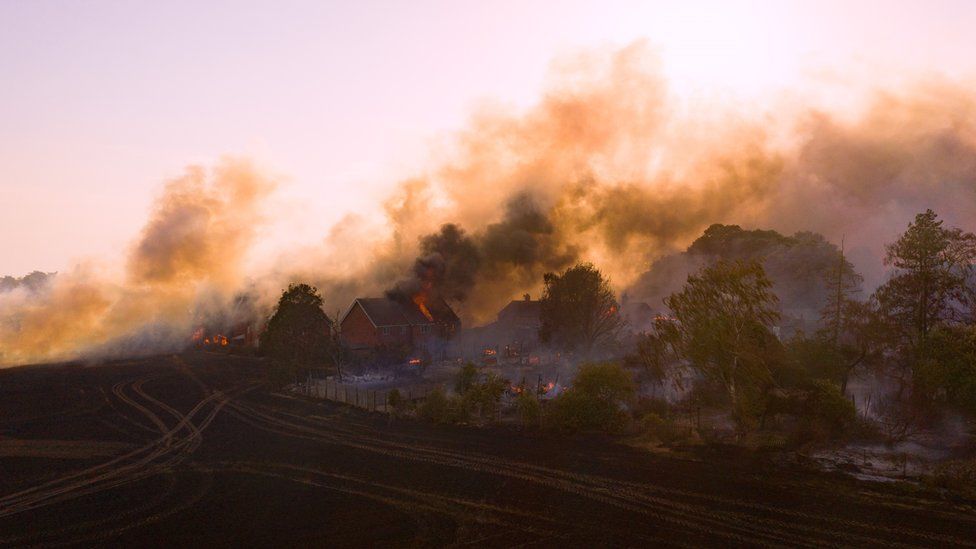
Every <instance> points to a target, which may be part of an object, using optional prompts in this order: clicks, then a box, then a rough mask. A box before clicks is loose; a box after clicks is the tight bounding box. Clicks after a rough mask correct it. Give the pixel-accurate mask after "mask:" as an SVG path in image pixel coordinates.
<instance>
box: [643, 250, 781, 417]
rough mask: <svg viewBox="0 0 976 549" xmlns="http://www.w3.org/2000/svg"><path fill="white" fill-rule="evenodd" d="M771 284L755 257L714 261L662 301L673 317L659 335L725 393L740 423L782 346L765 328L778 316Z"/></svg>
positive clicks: (767, 378) (767, 381) (768, 377)
mask: <svg viewBox="0 0 976 549" xmlns="http://www.w3.org/2000/svg"><path fill="white" fill-rule="evenodd" d="M771 288H772V282H771V281H770V280H769V279H768V278H767V277H766V273H765V272H764V271H763V267H762V264H760V263H759V262H757V261H747V262H743V261H736V262H728V261H719V262H718V263H716V264H714V265H712V266H710V267H705V268H703V269H702V270H701V271H699V272H698V274H696V275H691V276H689V277H688V281H687V283H686V284H685V286H684V288H683V289H682V290H681V291H680V292H677V293H675V294H672V295H671V296H669V297H668V298H666V299H665V304H666V305H667V306H668V308H670V309H671V313H672V315H673V319H672V320H671V321H669V322H666V323H661V324H662V325H661V326H659V331H660V333H661V337H664V338H665V339H667V340H668V341H670V342H671V344H672V347H673V348H674V349H675V350H676V351H677V352H678V355H679V356H680V357H681V358H684V359H685V360H687V361H688V362H689V363H690V365H691V366H692V367H694V368H696V369H697V370H698V371H700V372H701V373H702V374H703V375H704V376H705V377H706V378H708V379H712V380H715V381H718V382H719V383H721V384H722V386H723V387H724V388H725V390H726V391H727V392H728V395H729V398H730V400H731V402H732V407H733V413H734V414H735V415H736V417H737V419H739V420H740V423H741V422H742V421H744V420H746V419H747V418H748V417H749V416H753V415H754V413H753V412H754V411H753V410H750V408H751V407H753V406H755V405H757V402H758V397H759V394H760V393H761V392H762V391H764V390H765V389H766V388H767V387H768V386H769V385H770V384H771V382H772V375H771V370H772V368H773V365H774V364H775V363H776V362H777V361H778V360H780V359H781V357H782V345H781V344H780V343H779V340H778V339H777V338H776V337H775V336H774V335H773V334H772V331H771V328H772V326H773V324H774V323H775V322H776V321H777V320H778V319H779V313H778V312H777V310H776V306H777V303H778V300H777V298H776V296H775V295H774V294H773V293H772V291H771Z"/></svg>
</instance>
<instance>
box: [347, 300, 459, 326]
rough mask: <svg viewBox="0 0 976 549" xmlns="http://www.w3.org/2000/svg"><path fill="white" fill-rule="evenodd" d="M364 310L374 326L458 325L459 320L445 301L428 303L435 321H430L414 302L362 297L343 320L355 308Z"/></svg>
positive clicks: (350, 308)
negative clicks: (440, 323) (357, 306)
mask: <svg viewBox="0 0 976 549" xmlns="http://www.w3.org/2000/svg"><path fill="white" fill-rule="evenodd" d="M357 304H358V305H359V306H360V307H362V308H363V312H364V313H366V317H367V318H369V321H370V322H372V323H373V325H374V326H376V327H380V326H416V325H424V324H434V323H437V322H443V323H449V324H450V323H456V322H459V319H458V317H457V315H456V314H454V311H453V310H452V309H451V307H450V306H449V305H448V304H447V302H445V301H444V300H443V299H433V300H431V302H430V303H427V308H428V310H429V311H430V315H431V316H432V317H433V318H434V320H428V319H427V317H426V316H424V314H423V313H422V312H421V311H420V308H419V307H418V306H417V305H415V304H414V303H413V302H409V301H408V302H401V301H397V300H393V299H390V298H387V297H360V298H356V300H355V301H353V304H352V306H350V307H349V311H346V314H344V315H342V320H345V319H346V316H348V315H349V313H350V312H351V311H352V309H353V308H355V306H356V305H357Z"/></svg>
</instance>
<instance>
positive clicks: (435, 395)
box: [417, 387, 455, 423]
mask: <svg viewBox="0 0 976 549" xmlns="http://www.w3.org/2000/svg"><path fill="white" fill-rule="evenodd" d="M451 408H452V406H451V399H449V398H448V397H447V395H446V394H445V393H444V389H441V388H440V387H436V388H435V389H434V390H432V391H431V392H430V393H428V394H427V398H425V399H424V401H423V402H422V403H421V404H420V406H418V407H417V416H418V417H420V419H424V420H426V421H432V422H434V423H450V422H452V421H453V420H454V415H455V414H454V413H453V410H452V409H451Z"/></svg>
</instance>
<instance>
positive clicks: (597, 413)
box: [549, 362, 636, 431]
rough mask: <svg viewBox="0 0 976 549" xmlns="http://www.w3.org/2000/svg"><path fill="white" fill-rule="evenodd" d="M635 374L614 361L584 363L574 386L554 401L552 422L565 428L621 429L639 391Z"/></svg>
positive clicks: (562, 428) (570, 429) (571, 429)
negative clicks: (632, 374) (636, 387)
mask: <svg viewBox="0 0 976 549" xmlns="http://www.w3.org/2000/svg"><path fill="white" fill-rule="evenodd" d="M635 390H636V389H635V387H634V381H633V378H632V377H631V375H630V374H629V373H628V372H627V371H626V370H624V369H623V368H621V367H620V366H619V365H617V364H615V363H612V362H604V363H591V364H584V365H582V366H580V369H579V371H578V372H577V373H576V377H575V378H573V382H572V386H571V387H570V388H569V389H568V390H567V391H566V392H564V393H563V394H561V395H559V396H558V397H557V398H555V399H554V400H553V401H552V403H551V404H552V409H551V413H550V416H549V419H550V422H551V424H552V425H553V426H554V427H555V428H557V429H560V430H564V431H590V430H593V431H618V430H620V429H621V428H623V427H624V425H625V424H626V423H627V419H628V414H627V413H626V411H625V407H626V406H627V405H629V404H631V403H632V402H633V400H634V394H635Z"/></svg>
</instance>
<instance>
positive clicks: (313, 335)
mask: <svg viewBox="0 0 976 549" xmlns="http://www.w3.org/2000/svg"><path fill="white" fill-rule="evenodd" d="M334 346H335V343H334V341H333V339H332V322H331V320H330V319H329V317H328V316H327V315H326V314H325V311H323V310H322V296H321V295H319V293H318V290H317V289H316V288H314V287H312V286H309V285H308V284H291V285H289V286H288V289H287V290H285V291H284V292H282V294H281V299H279V300H278V307H277V309H276V310H275V312H274V314H273V315H272V316H271V319H270V320H268V327H267V329H266V330H265V332H264V334H263V335H262V336H261V349H262V351H263V352H264V353H265V354H266V355H267V356H269V357H271V358H272V360H274V361H276V362H277V363H279V364H281V365H287V366H290V367H297V366H303V365H309V364H315V363H323V362H330V361H332V359H333V358H334V352H333V351H334V350H335V349H334Z"/></svg>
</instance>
